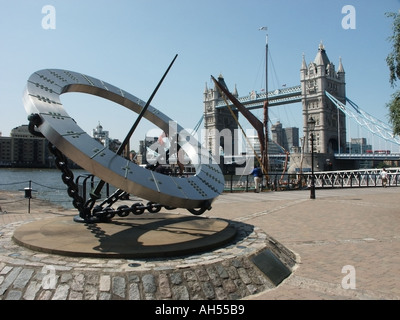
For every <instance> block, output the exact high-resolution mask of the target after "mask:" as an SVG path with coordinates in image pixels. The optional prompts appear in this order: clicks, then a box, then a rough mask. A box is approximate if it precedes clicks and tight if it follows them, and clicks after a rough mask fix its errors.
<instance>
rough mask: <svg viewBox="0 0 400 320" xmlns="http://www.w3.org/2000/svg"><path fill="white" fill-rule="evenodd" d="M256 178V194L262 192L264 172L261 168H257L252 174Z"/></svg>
mask: <svg viewBox="0 0 400 320" xmlns="http://www.w3.org/2000/svg"><path fill="white" fill-rule="evenodd" d="M250 174H252V175H253V177H254V192H257V193H258V192H260V183H261V178H262V171H261V169H260V167H255V168H254V169H253V171H251V173H250Z"/></svg>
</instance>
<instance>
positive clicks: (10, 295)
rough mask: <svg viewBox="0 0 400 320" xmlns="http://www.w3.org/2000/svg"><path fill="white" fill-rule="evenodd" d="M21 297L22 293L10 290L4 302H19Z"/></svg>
mask: <svg viewBox="0 0 400 320" xmlns="http://www.w3.org/2000/svg"><path fill="white" fill-rule="evenodd" d="M21 297H22V292H21V291H19V290H10V292H9V293H8V294H7V297H6V300H20V299H21Z"/></svg>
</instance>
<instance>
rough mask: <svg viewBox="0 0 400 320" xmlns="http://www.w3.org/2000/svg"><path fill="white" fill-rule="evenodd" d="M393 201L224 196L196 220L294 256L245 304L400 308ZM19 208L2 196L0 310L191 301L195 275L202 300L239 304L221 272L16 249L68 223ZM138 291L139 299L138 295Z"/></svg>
mask: <svg viewBox="0 0 400 320" xmlns="http://www.w3.org/2000/svg"><path fill="white" fill-rule="evenodd" d="M399 192H400V188H398V187H388V188H382V187H375V188H354V189H321V190H317V192H316V199H315V200H311V199H309V191H308V190H301V191H281V192H262V193H253V192H249V193H224V194H222V195H221V196H220V197H219V198H218V199H217V200H216V201H215V203H214V204H213V209H212V210H211V211H207V212H206V213H205V214H204V215H207V216H208V217H213V218H222V219H230V220H232V221H236V222H243V223H246V224H249V225H253V226H255V228H257V229H258V230H261V231H262V232H261V233H260V234H262V233H263V232H265V234H267V235H268V236H270V237H272V238H273V239H275V240H276V241H278V242H279V243H280V244H281V245H283V246H284V247H286V248H287V249H288V250H290V251H291V252H292V253H293V254H294V256H295V260H296V264H295V266H294V268H293V272H292V274H291V275H290V276H289V277H287V278H286V279H285V280H284V281H283V282H282V283H280V284H279V285H278V286H277V287H265V288H264V290H261V291H258V292H257V290H256V289H255V287H254V286H253V287H252V286H251V285H250V284H248V285H247V289H246V287H245V288H244V290H248V291H247V294H244V295H243V296H242V298H243V299H246V300H269V299H272V300H291V299H295V300H309V299H312V300H313V299H316V300H321V299H333V300H337V299H350V300H353V299H354V300H358V299H395V300H398V299H400V277H399V276H398V275H399V274H400V254H399V252H400V236H399V235H400V215H399V203H398V198H399ZM19 198H21V195H20V193H18V194H17V193H14V194H11V193H7V192H5V191H0V206H2V210H3V211H0V212H1V213H0V300H24V299H34V300H51V299H61V300H73V299H78V300H89V299H96V300H98V299H111V300H130V299H132V300H133V299H142V300H145V299H159V298H160V294H161V296H162V295H163V294H164V298H165V299H174V300H175V299H176V300H179V299H194V298H195V297H194V296H193V291H191V290H194V289H193V288H190V287H188V284H189V283H194V282H190V281H187V280H188V277H189V278H190V277H195V276H196V274H197V276H199V277H200V276H201V277H202V279H203V280H204V281H205V280H208V281H206V282H207V283H208V284H209V286H204V284H205V282H204V283H203V282H201V281H200V280H201V279H200V278H198V279H200V280H199V281H200V282H201V284H202V285H203V286H202V287H198V288H197V289H198V290H200V291H201V288H202V289H203V294H208V298H209V299H215V300H217V299H240V298H241V297H240V296H237V295H236V296H235V295H234V294H232V292H234V290H235V288H234V285H233V283H237V282H232V281H231V280H230V279H229V277H231V278H232V277H233V278H235V277H238V274H236V275H235V274H231V273H227V272H225V276H223V275H222V274H223V271H224V270H223V268H222V269H220V270H219V271H220V272H219V273H218V272H216V271H215V270H214V271H215V273H216V274H215V275H214V276H218V274H219V276H220V277H222V279H220V280H222V281H221V282H220V283H219V284H218V283H217V282H215V281H216V278H215V277H214V278H213V277H212V276H211V275H210V274H209V275H207V274H205V273H201V274H200V273H193V272H192V273H190V269H188V268H184V269H182V271H181V274H179V272H178V271H176V270H175V271H173V273H171V274H169V278H168V277H167V276H165V275H164V276H163V277H162V276H161V273H160V270H161V272H162V270H164V271H165V272H167V270H166V269H163V268H159V269H158V274H157V275H158V276H157V277H156V276H155V268H154V266H155V265H156V264H157V261H154V260H152V261H146V260H145V261H126V260H123V259H105V260H100V259H90V258H73V257H61V256H57V255H52V254H45V253H38V252H31V251H29V249H26V248H22V247H19V246H17V245H16V244H15V243H13V242H12V241H11V239H10V238H11V235H12V232H13V230H14V229H15V228H16V227H17V226H19V225H21V224H23V223H26V222H29V221H32V220H37V219H45V218H49V217H54V216H55V215H73V214H76V212H73V211H71V210H62V209H60V208H58V207H56V206H54V205H52V204H49V203H47V202H43V201H39V200H34V199H33V200H32V203H31V214H27V213H26V212H27V208H26V205H27V204H26V200H25V201H23V199H19ZM6 212H7V213H6ZM168 212H169V213H170V212H175V213H177V214H187V211H184V210H178V209H177V210H172V211H168ZM224 250H225V249H223V248H222V249H220V250H219V251H218V254H219V255H221V256H224ZM226 250H227V249H226ZM235 250H241V251H245V250H246V244H242V245H241V246H237V248H236V249H235ZM212 254H213V253H212V252H210V253H208V254H204V255H201V256H194V257H186V258H185V259H180V258H177V259H171V260H168V261H163V263H167V262H168V263H181V264H182V263H190V262H189V261H192V264H194V265H196V266H200V265H201V262H199V258H200V257H201V258H202V259H205V260H206V259H207V258H208V259H211V256H212ZM27 257H29V259H28V258H27ZM127 263H130V264H131V265H132V267H131V268H128V270H126V269H125V270H121V269H120V268H119V267H120V266H121V265H125V266H126V265H127ZM47 265H53V266H56V268H57V269H56V276H57V285H56V287H54V288H50V289H47V290H42V289H40V286H41V281H42V282H43V280H41V278H40V277H38V274H39V273H40V272H41V270H43V269H42V268H43V267H44V266H47ZM224 268H225V271H227V270H228V271H229V270H231V269H229V267H228V266H226V265H225V266H224ZM242 269H243V268H242ZM246 270H247V269H246ZM139 271H141V273H140V272H139ZM354 271H355V273H354ZM221 272H222V273H221ZM140 274H141V275H142V276H139V275H140ZM240 276H241V277H242V276H243V277H246V275H242V274H241V275H240ZM353 276H354V277H353ZM155 279H156V280H155ZM210 279H211V280H212V281H211V280H210ZM185 280H186V281H185ZM225 281H227V282H225ZM229 281H230V282H229ZM234 281H237V279H236V280H234ZM184 284H186V288H185V286H184ZM210 284H211V285H210ZM228 284H230V285H228ZM157 285H158V287H157ZM353 285H354V286H353ZM42 286H43V283H42ZM138 286H140V288H142V290H144V292H142V293H141V295H140V294H139V291H138ZM177 288H179V290H177ZM252 290H253V291H252ZM160 303H161V302H160ZM134 306H135V305H133V307H134ZM132 310H133V309H132Z"/></svg>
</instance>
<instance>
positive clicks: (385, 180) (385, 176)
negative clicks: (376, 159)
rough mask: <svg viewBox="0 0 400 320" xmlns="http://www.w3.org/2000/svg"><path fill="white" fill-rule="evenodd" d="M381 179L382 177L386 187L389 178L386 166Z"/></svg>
mask: <svg viewBox="0 0 400 320" xmlns="http://www.w3.org/2000/svg"><path fill="white" fill-rule="evenodd" d="M381 179H382V187H384V188H386V185H387V179H388V173H387V171H386V169H385V168H383V169H382V172H381Z"/></svg>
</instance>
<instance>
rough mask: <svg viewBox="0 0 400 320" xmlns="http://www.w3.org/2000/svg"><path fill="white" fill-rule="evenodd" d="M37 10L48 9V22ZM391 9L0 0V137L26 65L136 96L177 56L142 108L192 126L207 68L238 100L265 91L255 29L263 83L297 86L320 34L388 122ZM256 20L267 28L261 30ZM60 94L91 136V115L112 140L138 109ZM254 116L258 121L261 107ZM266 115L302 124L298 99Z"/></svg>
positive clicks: (271, 1) (307, 2)
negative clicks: (79, 75) (68, 72)
mask: <svg viewBox="0 0 400 320" xmlns="http://www.w3.org/2000/svg"><path fill="white" fill-rule="evenodd" d="M346 5H351V6H352V7H353V8H354V10H355V11H354V15H352V16H351V20H349V19H348V18H349V17H350V16H348V14H349V11H347V10H344V11H343V12H342V10H343V8H344V7H345V6H346ZM45 6H51V8H52V9H53V11H52V13H53V15H52V16H51V19H50V16H48V14H49V13H50V11H47V10H46V8H47V7H45ZM399 9H400V1H399V0H384V1H374V0H345V1H342V0H335V1H332V0H330V1H328V0H202V1H194V0H113V1H111V0H95V1H93V0H84V1H82V0H79V1H76V0H68V1H66V0H64V1H61V0H44V1H40V0H13V1H11V0H8V1H4V0H0V15H1V19H0V39H1V50H0V110H1V116H0V131H1V132H2V135H3V136H9V135H10V132H11V130H12V129H13V128H14V127H17V126H20V125H22V124H27V123H28V121H27V116H28V115H27V114H26V112H25V109H24V107H23V104H22V92H23V90H24V87H25V85H26V82H27V80H28V78H29V77H30V75H31V74H32V73H34V72H35V71H38V70H41V69H47V68H57V69H66V70H71V71H75V72H80V73H83V74H87V75H89V76H92V77H95V78H98V79H100V80H103V81H105V82H108V83H110V84H112V85H115V86H117V87H120V88H121V89H123V90H126V91H128V92H130V93H131V94H133V95H135V96H137V97H139V98H140V99H142V100H144V101H147V100H148V99H149V97H150V95H151V93H152V92H153V90H154V88H155V87H156V85H157V83H158V81H159V80H160V79H161V77H162V75H163V74H164V72H165V70H166V69H167V67H168V65H169V64H170V62H171V61H172V59H173V58H174V56H175V55H176V54H178V58H177V60H176V61H175V63H174V65H173V66H172V68H171V70H170V71H169V73H168V75H167V77H166V79H165V80H164V82H163V84H162V85H161V87H160V89H159V90H158V92H157V94H156V96H155V97H154V99H153V101H152V103H151V104H152V105H153V106H154V107H156V108H157V109H159V110H160V111H162V112H163V113H165V114H166V115H168V116H169V117H170V118H172V119H174V120H176V121H177V122H178V123H179V124H180V125H181V126H183V127H184V128H188V129H191V128H194V127H195V126H196V124H197V123H198V121H199V120H200V119H201V116H202V114H203V92H204V89H205V86H206V84H207V86H208V87H209V88H211V87H213V84H212V81H211V75H212V76H214V77H218V76H219V75H220V74H221V75H223V77H224V79H225V82H226V83H227V85H228V87H229V89H230V90H231V91H233V89H234V86H235V85H236V86H237V90H238V92H239V96H244V95H248V94H249V92H251V91H252V90H255V91H261V90H262V89H263V88H264V87H265V71H264V70H265V40H266V35H268V47H269V58H268V67H269V73H268V89H269V90H274V89H277V88H281V87H282V86H284V85H286V86H287V87H290V86H295V85H299V84H300V67H301V62H302V56H303V54H304V57H305V60H306V62H307V64H308V63H310V62H312V61H313V60H314V58H315V56H316V54H317V51H318V46H319V44H320V42H321V41H322V43H323V44H324V46H325V49H326V53H327V55H328V57H329V59H330V60H331V62H332V63H334V64H335V66H336V69H337V67H338V65H339V58H341V59H342V63H343V67H344V70H345V72H346V93H347V96H348V97H349V98H350V99H351V100H352V101H354V102H355V103H356V104H357V105H358V106H360V107H361V109H363V110H364V111H366V112H368V113H369V114H371V115H373V116H374V117H376V118H378V119H380V120H382V121H384V122H388V110H387V107H386V104H387V103H388V102H389V100H390V97H391V95H392V94H393V93H394V91H395V90H396V89H398V88H392V87H391V85H390V83H389V69H388V67H387V64H386V61H385V59H386V56H387V55H388V54H389V52H390V51H391V48H392V44H391V43H390V41H389V40H388V38H389V37H390V36H391V35H392V29H391V26H392V20H391V19H390V18H387V17H386V16H385V13H386V12H398V10H399ZM343 20H345V21H347V23H348V24H349V23H350V22H351V23H353V25H351V28H348V27H347V28H344V26H343V23H342V22H343ZM263 26H266V27H267V28H268V30H267V31H260V30H259V29H260V27H263ZM348 26H350V25H348ZM61 100H62V102H63V104H64V108H65V110H66V111H67V112H68V114H69V115H71V116H72V117H73V118H74V119H75V120H76V121H77V123H78V125H79V126H80V127H81V128H83V129H84V130H85V131H86V132H88V133H89V134H90V135H91V134H92V130H93V129H94V128H95V127H96V126H97V125H98V123H101V125H102V126H103V128H104V130H108V131H109V132H110V137H111V138H114V139H119V140H120V141H122V140H124V138H125V136H126V134H127V133H128V131H129V129H130V128H131V126H132V125H133V123H134V121H135V119H136V117H137V114H136V113H133V112H131V111H129V110H127V109H125V108H124V107H122V106H119V105H116V104H114V103H111V102H108V101H106V100H103V99H100V98H97V97H93V96H90V95H86V94H78V93H68V94H65V95H62V96H61ZM254 113H255V114H256V115H257V116H258V117H260V119H261V117H262V111H261V110H255V111H254ZM270 117H271V121H272V122H273V123H275V122H276V121H278V120H279V121H280V122H281V123H282V124H283V126H284V127H299V128H300V133H301V132H302V122H303V121H302V115H301V105H300V104H299V103H298V104H288V105H285V106H280V107H274V108H271V110H270ZM239 121H240V122H241V123H242V125H243V126H244V127H245V128H249V127H250V126H249V125H248V124H246V121H244V120H243V119H239ZM203 127H204V126H203V124H202V126H201V128H203ZM348 129H349V126H348ZM352 130H353V131H355V130H357V131H358V132H350V131H351V130H348V131H349V135H352V137H355V135H357V134H358V135H362V136H365V135H366V134H365V133H363V132H362V129H360V128H357V129H356V127H355V125H353V129H352ZM360 131H361V132H360ZM152 133H155V134H154V135H156V134H158V129H157V128H155V127H154V125H152V124H150V123H148V122H147V120H143V121H142V122H141V123H140V125H139V127H138V128H137V129H136V131H135V133H134V135H133V136H132V139H131V149H135V150H137V149H138V144H139V140H143V139H144V137H145V135H152Z"/></svg>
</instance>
